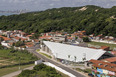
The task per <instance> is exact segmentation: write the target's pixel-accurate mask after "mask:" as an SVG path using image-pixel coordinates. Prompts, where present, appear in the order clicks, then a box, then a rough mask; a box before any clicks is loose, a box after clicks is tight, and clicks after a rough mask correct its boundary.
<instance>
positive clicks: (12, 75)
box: [2, 66, 34, 77]
mask: <svg viewBox="0 0 116 77" xmlns="http://www.w3.org/2000/svg"><path fill="white" fill-rule="evenodd" d="M33 67H34V66H31V67H28V68H25V69H29V70H32V69H33ZM25 69H24V70H25ZM21 71H22V70H19V71H16V72H13V73H10V74H7V75H4V76H2V77H14V76H16V75H18V74H20V73H21Z"/></svg>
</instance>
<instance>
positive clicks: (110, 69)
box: [89, 59, 116, 77]
mask: <svg viewBox="0 0 116 77" xmlns="http://www.w3.org/2000/svg"><path fill="white" fill-rule="evenodd" d="M89 62H90V63H91V64H92V74H93V75H95V76H97V77H116V64H112V63H108V62H103V61H100V60H93V59H92V60H90V61H89Z"/></svg>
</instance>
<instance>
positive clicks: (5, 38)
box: [0, 36, 11, 41]
mask: <svg viewBox="0 0 116 77" xmlns="http://www.w3.org/2000/svg"><path fill="white" fill-rule="evenodd" d="M0 37H1V38H3V39H4V41H7V40H11V39H10V38H7V37H4V36H0Z"/></svg>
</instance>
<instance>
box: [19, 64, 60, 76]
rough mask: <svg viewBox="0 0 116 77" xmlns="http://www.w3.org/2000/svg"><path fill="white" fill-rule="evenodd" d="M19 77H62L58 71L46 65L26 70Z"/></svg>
mask: <svg viewBox="0 0 116 77" xmlns="http://www.w3.org/2000/svg"><path fill="white" fill-rule="evenodd" d="M18 77H62V76H61V74H59V73H57V71H56V70H55V69H54V68H52V67H50V66H46V65H44V64H39V65H36V66H35V67H34V68H33V70H25V71H22V72H21V74H19V76H18Z"/></svg>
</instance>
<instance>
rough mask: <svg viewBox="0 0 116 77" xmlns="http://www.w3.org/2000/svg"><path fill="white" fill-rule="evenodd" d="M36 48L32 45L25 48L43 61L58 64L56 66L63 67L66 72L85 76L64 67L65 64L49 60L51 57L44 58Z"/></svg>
mask: <svg viewBox="0 0 116 77" xmlns="http://www.w3.org/2000/svg"><path fill="white" fill-rule="evenodd" d="M36 48H37V47H36ZM36 48H35V47H33V48H28V49H27V50H28V51H29V52H30V53H33V54H34V55H35V56H37V57H38V58H41V59H42V60H44V61H46V62H50V63H52V64H54V65H56V66H58V67H60V68H62V69H64V70H66V71H67V72H70V73H72V74H73V75H75V76H76V77H85V76H84V75H82V74H80V73H78V72H77V71H74V70H73V69H70V68H68V67H66V66H64V65H61V64H59V63H58V62H55V61H53V60H51V59H48V58H46V57H45V56H43V55H41V54H39V53H37V52H36Z"/></svg>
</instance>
